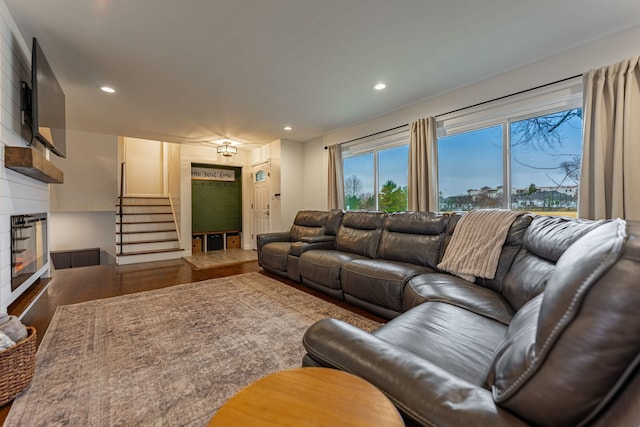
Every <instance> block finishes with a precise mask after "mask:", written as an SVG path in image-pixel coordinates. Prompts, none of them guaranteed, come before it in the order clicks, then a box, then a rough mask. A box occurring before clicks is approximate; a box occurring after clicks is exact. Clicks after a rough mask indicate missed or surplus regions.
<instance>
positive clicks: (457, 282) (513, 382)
mask: <svg viewBox="0 0 640 427" xmlns="http://www.w3.org/2000/svg"><path fill="white" fill-rule="evenodd" d="M348 214H349V215H348ZM358 214H359V213H358V212H354V213H350V212H346V213H345V214H344V217H343V221H344V220H347V224H348V225H349V224H351V225H354V224H359V222H358V221H356V218H349V217H350V216H351V215H358ZM382 215H383V216H384V217H385V220H384V221H383V225H382V227H380V233H379V239H378V247H377V248H376V251H375V253H373V254H372V253H371V252H370V253H369V254H368V255H373V256H366V255H362V254H356V255H358V256H356V257H354V258H352V259H349V260H348V259H343V260H344V261H345V262H344V263H343V264H342V266H341V267H340V268H339V275H340V279H341V280H342V279H345V280H346V281H345V282H344V283H347V285H346V288H343V287H342V282H339V286H340V291H342V292H343V293H342V294H339V293H337V292H335V294H336V296H338V297H340V295H344V296H345V297H346V296H348V295H352V296H353V297H354V299H352V302H354V303H358V304H359V305H360V306H361V307H365V308H369V309H371V311H372V312H375V313H377V314H379V315H383V316H385V317H387V318H389V319H392V320H390V321H389V322H388V323H386V324H385V325H383V326H382V327H380V328H379V329H377V330H376V331H374V332H372V333H367V332H364V331H362V330H360V329H357V328H355V327H353V326H351V325H349V324H346V323H344V322H341V321H339V320H336V319H324V320H322V321H320V322H317V323H316V324H314V325H313V326H312V327H310V328H309V329H308V331H307V332H306V334H305V336H304V339H303V345H304V347H305V349H306V351H307V354H306V355H305V357H304V360H303V365H305V366H325V367H332V368H336V369H341V370H345V371H347V372H350V373H353V374H355V375H358V376H360V377H362V378H364V379H366V380H367V381H369V382H371V383H372V384H374V385H375V386H376V387H378V388H379V389H380V390H381V391H382V392H383V393H385V394H386V395H387V396H388V397H389V398H390V399H391V401H392V402H394V404H395V405H396V406H397V407H398V409H399V410H400V412H401V413H402V415H403V416H404V417H405V420H406V421H407V423H408V424H409V425H427V426H435V425H438V426H441V425H442V426H462V425H474V426H476V425H477V426H520V425H540V426H578V425H593V426H605V425H616V426H618V425H620V426H627V425H628V426H637V425H640V405H638V402H639V401H640V376H639V375H638V371H639V366H638V365H639V364H640V315H639V314H638V313H640V310H639V309H638V307H640V242H639V241H638V234H639V232H640V223H637V222H632V221H626V222H625V221H622V220H611V221H585V220H572V219H566V218H555V217H534V216H531V215H524V216H521V217H520V218H518V219H517V220H516V221H515V222H514V223H513V224H512V226H511V228H510V229H509V233H508V236H507V239H506V241H505V243H504V246H503V247H502V253H501V257H500V262H499V266H498V271H497V274H496V278H495V279H492V280H482V279H476V282H475V283H472V282H468V281H466V280H464V279H461V278H459V277H457V276H453V275H451V274H448V273H443V272H441V271H439V270H438V269H437V267H436V266H437V263H436V264H435V265H434V264H433V263H430V262H425V263H421V262H420V261H412V262H408V263H406V262H405V261H407V260H406V259H404V258H403V260H402V261H396V260H394V259H387V258H393V257H389V256H388V255H383V254H388V253H390V252H389V251H387V250H385V251H381V250H380V245H382V244H384V243H391V242H393V238H398V239H400V240H398V241H397V242H396V243H397V244H399V245H400V247H405V249H406V250H407V251H410V252H414V254H413V255H412V256H413V257H416V256H419V254H422V255H424V254H425V253H428V252H429V251H428V249H433V250H435V248H439V250H438V252H437V253H438V258H437V259H440V258H441V257H442V254H443V253H444V251H445V250H446V247H447V244H448V240H449V238H450V236H451V235H452V233H453V232H454V231H455V224H456V222H457V220H458V219H459V215H443V216H441V215H437V214H433V213H431V214H430V213H421V214H418V213H402V214H388V215H386V214H382ZM369 216H370V215H369ZM388 218H394V219H392V220H389V222H388V224H387V219H388ZM400 218H405V220H406V221H407V222H409V223H411V222H412V221H413V222H414V223H416V224H417V223H420V221H424V223H423V224H422V226H421V228H420V229H421V230H423V231H422V233H420V232H418V233H412V232H409V233H407V232H406V231H410V230H412V228H411V227H408V228H406V227H405V228H404V231H405V232H400V231H398V229H397V228H394V227H395V226H393V225H392V224H393V221H394V220H396V221H400V222H402V220H400ZM430 220H433V221H434V223H433V224H431V223H430V222H429V221H430ZM363 221H364V220H363ZM438 221H442V222H444V223H445V224H444V231H443V228H442V226H440V227H436V226H435V223H437V222H438ZM364 222H366V221H364ZM385 224H387V225H386V227H387V228H386V229H385ZM426 224H431V225H433V226H434V227H432V231H430V232H429V233H426V232H424V229H426V228H430V227H427V225H426ZM403 227H404V226H403ZM347 228H349V227H347ZM394 230H395V231H394ZM341 231H344V233H342V236H341ZM349 231H352V230H342V225H341V227H340V229H339V231H338V233H337V234H336V236H335V241H334V249H333V250H336V251H337V252H342V251H341V250H340V249H338V246H337V245H338V242H339V240H340V239H341V238H345V237H346V236H349V235H350V236H351V237H352V238H353V233H349ZM369 231H371V230H369ZM394 233H397V235H394ZM356 234H358V233H356ZM385 234H386V235H387V236H386V237H387V238H388V240H387V241H386V242H383V236H384V235H385ZM404 234H410V235H412V237H407V236H404ZM414 234H417V235H418V236H425V235H430V236H431V240H432V242H431V243H432V245H433V246H429V245H425V246H423V247H421V246H417V245H415V244H414V245H412V246H406V242H407V241H408V240H406V239H418V240H419V239H420V238H422V239H424V237H416V236H414ZM403 238H404V239H405V240H402V239H403ZM356 240H357V239H356ZM411 248H413V250H412V249H411ZM341 249H342V250H344V249H345V246H344V245H343V246H342V247H341ZM396 250H400V249H398V248H396ZM314 251H315V249H309V250H307V251H305V252H303V253H302V255H301V257H300V258H299V263H300V273H301V281H302V282H303V283H305V268H306V267H305V258H309V259H313V260H315V259H316V258H317V257H318V256H319V255H321V254H322V251H325V252H326V254H327V255H328V254H329V252H327V251H331V250H330V249H321V250H319V251H320V252H314ZM425 251H426V252H425ZM346 253H349V252H346ZM433 253H435V252H433ZM384 256H387V258H384ZM376 257H378V258H376ZM427 258H428V256H426V257H424V258H423V259H427ZM319 259H320V260H322V259H323V257H320V258H319ZM334 259H335V258H334ZM376 260H379V261H376ZM354 263H355V264H354ZM325 264H330V263H329V262H326V261H325ZM404 264H412V265H415V266H416V269H414V270H411V267H408V266H407V267H408V268H407V269H406V270H403V269H402V267H404V266H405V265H404ZM320 265H322V264H321V263H318V262H315V261H314V263H313V266H314V268H320V267H318V266H320ZM336 269H337V268H336V266H335V265H331V268H327V269H326V270H327V271H332V274H333V276H332V278H333V279H335V271H336ZM422 269H424V270H422ZM405 273H406V274H405ZM315 274H316V276H315V277H316V279H317V277H319V276H320V274H319V273H318V272H315ZM367 277H368V278H367ZM385 277H386V279H385ZM350 281H352V282H353V283H352V284H353V286H351V285H349V284H348V283H350ZM314 283H316V284H317V283H318V281H317V280H314ZM367 283H371V288H370V291H371V292H370V293H369V294H368V293H367V287H366V285H367ZM386 284H389V286H388V288H387V291H386V292H387V293H386V296H387V299H385V298H381V297H380V296H381V295H382V294H384V289H385V286H386ZM354 289H357V291H354ZM334 290H337V289H334ZM356 297H357V298H356ZM398 299H399V300H400V301H401V305H398Z"/></svg>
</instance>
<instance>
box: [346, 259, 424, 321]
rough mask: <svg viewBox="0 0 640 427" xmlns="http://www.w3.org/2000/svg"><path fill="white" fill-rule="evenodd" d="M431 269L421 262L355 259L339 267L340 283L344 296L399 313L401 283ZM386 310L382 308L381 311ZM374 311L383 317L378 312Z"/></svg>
mask: <svg viewBox="0 0 640 427" xmlns="http://www.w3.org/2000/svg"><path fill="white" fill-rule="evenodd" d="M428 271H433V270H431V269H430V268H428V267H424V266H421V265H415V264H408V263H404V262H395V261H387V260H381V259H358V260H354V261H351V262H348V263H346V264H344V265H343V266H342V271H341V272H340V282H341V285H342V290H343V291H344V293H345V295H349V296H352V297H354V298H355V300H356V301H354V303H355V304H356V305H358V304H357V301H358V300H362V301H366V302H368V303H370V304H373V305H374V306H378V307H382V308H385V309H390V310H391V311H392V312H394V313H395V314H398V313H401V312H402V311H403V310H402V299H403V293H404V287H405V284H406V283H407V281H408V280H409V279H411V278H412V277H414V276H417V275H418V274H421V273H426V272H428ZM385 313H386V311H385ZM376 314H379V315H383V316H384V317H387V316H386V315H384V314H383V313H382V312H378V313H376Z"/></svg>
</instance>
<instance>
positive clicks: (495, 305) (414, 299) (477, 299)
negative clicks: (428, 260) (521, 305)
mask: <svg viewBox="0 0 640 427" xmlns="http://www.w3.org/2000/svg"><path fill="white" fill-rule="evenodd" d="M425 302H444V303H447V304H451V305H455V306H458V307H461V308H464V309H466V310H469V311H471V312H473V313H476V314H478V315H480V316H483V317H487V318H489V319H493V320H495V321H498V322H500V323H502V324H504V325H509V323H511V318H512V317H513V309H512V308H511V306H510V305H509V303H508V302H507V301H506V300H505V299H504V298H502V296H500V295H499V294H497V293H496V292H494V291H492V290H491V289H487V288H482V287H480V286H478V285H476V284H474V283H471V282H467V281H466V280H464V279H461V278H459V277H457V276H452V275H449V274H445V273H435V272H432V273H426V274H421V275H419V276H416V277H414V278H412V279H411V280H409V282H408V283H407V285H406V286H405V288H404V298H403V310H404V311H407V310H410V309H412V308H413V307H415V306H417V305H420V304H423V303H425Z"/></svg>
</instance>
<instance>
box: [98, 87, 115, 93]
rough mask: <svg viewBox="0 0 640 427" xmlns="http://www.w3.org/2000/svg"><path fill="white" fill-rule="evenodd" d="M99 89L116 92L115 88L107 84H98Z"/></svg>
mask: <svg viewBox="0 0 640 427" xmlns="http://www.w3.org/2000/svg"><path fill="white" fill-rule="evenodd" d="M100 90H101V91H103V92H107V93H116V90H115V89H114V88H112V87H109V86H100Z"/></svg>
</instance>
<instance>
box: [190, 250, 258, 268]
mask: <svg viewBox="0 0 640 427" xmlns="http://www.w3.org/2000/svg"><path fill="white" fill-rule="evenodd" d="M183 259H184V260H185V261H187V262H188V263H189V264H191V265H192V266H193V267H194V268H195V269H196V270H204V269H207V268H213V267H221V266H225V265H234V264H242V263H244V262H251V261H257V260H258V252H257V251H254V250H247V249H225V250H218V251H209V252H198V253H195V254H193V255H191V256H186V257H183Z"/></svg>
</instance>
